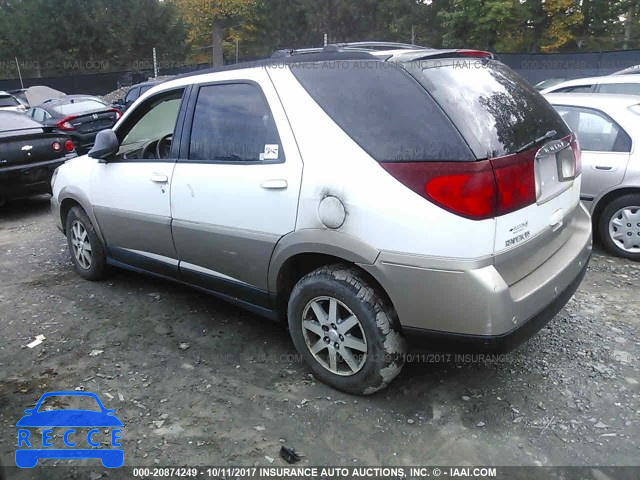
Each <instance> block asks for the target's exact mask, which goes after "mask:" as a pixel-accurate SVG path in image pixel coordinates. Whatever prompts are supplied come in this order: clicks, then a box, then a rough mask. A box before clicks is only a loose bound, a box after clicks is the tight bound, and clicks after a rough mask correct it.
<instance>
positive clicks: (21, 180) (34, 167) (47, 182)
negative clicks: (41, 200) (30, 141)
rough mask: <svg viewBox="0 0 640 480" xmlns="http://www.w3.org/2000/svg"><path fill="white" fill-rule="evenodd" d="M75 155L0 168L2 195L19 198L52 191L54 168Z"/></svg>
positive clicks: (0, 192)
mask: <svg viewBox="0 0 640 480" xmlns="http://www.w3.org/2000/svg"><path fill="white" fill-rule="evenodd" d="M75 156H76V154H75V153H74V154H73V155H67V156H65V157H63V158H58V159H56V160H49V161H45V162H38V163H35V164H31V165H18V166H11V167H5V168H0V196H2V197H5V198H19V197H26V196H29V195H39V194H42V193H50V191H51V176H52V175H53V172H54V170H55V169H56V168H58V167H59V166H60V165H62V164H63V163H64V162H66V161H67V160H69V159H71V158H73V157H75Z"/></svg>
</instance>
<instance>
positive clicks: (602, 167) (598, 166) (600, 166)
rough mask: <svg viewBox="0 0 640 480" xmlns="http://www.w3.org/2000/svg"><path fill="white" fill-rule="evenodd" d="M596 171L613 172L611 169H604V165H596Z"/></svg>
mask: <svg viewBox="0 0 640 480" xmlns="http://www.w3.org/2000/svg"><path fill="white" fill-rule="evenodd" d="M596 170H606V171H609V170H613V167H606V166H604V165H596Z"/></svg>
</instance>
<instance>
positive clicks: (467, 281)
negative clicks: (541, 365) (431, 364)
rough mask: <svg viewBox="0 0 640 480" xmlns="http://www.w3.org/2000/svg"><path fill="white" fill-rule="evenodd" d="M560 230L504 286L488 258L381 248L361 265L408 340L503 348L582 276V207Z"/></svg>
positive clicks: (545, 316)
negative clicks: (553, 246)
mask: <svg viewBox="0 0 640 480" xmlns="http://www.w3.org/2000/svg"><path fill="white" fill-rule="evenodd" d="M566 228H567V229H570V234H569V235H568V239H567V241H566V242H565V243H564V245H562V246H561V247H560V248H559V249H558V250H557V251H556V252H555V253H554V254H553V255H551V257H549V258H548V260H547V261H545V262H544V263H542V265H540V266H539V267H538V268H537V269H535V270H534V271H533V272H531V273H530V274H529V275H527V276H526V277H524V278H522V279H521V280H519V281H517V282H515V283H513V284H512V285H509V284H508V283H507V282H506V281H505V279H504V278H503V277H502V275H501V274H500V273H499V272H498V270H497V269H496V267H495V266H494V263H495V260H494V259H493V258H488V259H482V260H477V261H470V262H460V261H454V260H447V259H433V258H427V257H416V256H408V255H399V254H390V253H381V254H380V257H379V258H378V260H377V261H376V263H375V264H374V265H372V266H366V265H362V267H363V268H364V269H366V270H368V271H369V272H370V273H371V274H372V275H373V276H374V277H375V278H377V279H378V280H379V281H380V283H381V284H382V286H383V288H384V289H385V291H386V292H387V294H388V295H389V297H390V299H391V301H392V302H393V304H394V307H395V308H396V311H397V313H398V317H399V319H400V323H401V324H402V328H403V331H404V332H405V334H406V335H407V337H408V338H409V339H411V337H412V336H413V337H415V338H419V339H422V340H423V342H424V343H429V340H433V341H434V342H431V343H432V345H430V346H432V347H433V346H434V345H435V346H437V348H438V349H443V348H446V349H447V350H449V349H455V348H451V347H452V346H453V345H454V344H457V345H458V346H461V345H464V344H466V345H467V346H474V347H480V349H485V350H503V351H504V350H506V349H512V348H514V347H515V346H517V344H518V343H520V342H522V341H524V340H526V338H528V337H530V336H531V335H533V334H535V333H536V332H537V331H538V330H540V328H542V327H543V326H544V325H545V324H546V323H547V322H548V321H549V320H551V319H552V318H553V316H554V315H555V314H556V313H558V312H559V311H560V310H561V309H562V307H563V306H564V305H565V304H566V303H567V302H568V301H569V299H570V298H571V296H572V295H573V293H574V292H575V290H576V289H577V288H578V286H579V284H580V282H581V281H582V278H583V277H584V274H585V272H586V268H587V265H588V262H589V258H590V256H591V250H592V236H591V233H592V232H591V219H590V217H589V214H588V213H587V211H586V210H585V209H584V208H583V207H582V206H578V207H577V210H576V212H575V214H574V215H573V219H572V221H571V223H570V224H569V225H567V227H566ZM445 341H446V342H447V343H448V344H449V345H447V346H445V345H444V343H445ZM473 349H474V350H477V348H473Z"/></svg>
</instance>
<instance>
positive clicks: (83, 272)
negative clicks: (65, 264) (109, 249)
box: [66, 207, 108, 281]
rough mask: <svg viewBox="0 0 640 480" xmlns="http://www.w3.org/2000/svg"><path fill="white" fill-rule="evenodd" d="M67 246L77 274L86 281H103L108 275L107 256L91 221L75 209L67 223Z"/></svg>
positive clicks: (68, 216) (71, 211)
mask: <svg viewBox="0 0 640 480" xmlns="http://www.w3.org/2000/svg"><path fill="white" fill-rule="evenodd" d="M66 232H67V244H68V245H69V251H70V252H71V259H72V260H73V265H74V266H75V269H76V272H78V275H80V276H81V277H82V278H84V279H86V280H92V281H96V280H102V279H104V278H105V277H106V276H107V274H108V265H107V255H106V253H105V249H104V246H103V245H102V242H101V241H100V238H99V237H98V235H97V234H96V231H95V228H94V227H93V224H92V223H91V220H90V219H89V217H88V216H87V214H86V213H85V211H84V210H83V209H82V208H80V207H73V208H72V209H71V210H70V211H69V215H67V221H66Z"/></svg>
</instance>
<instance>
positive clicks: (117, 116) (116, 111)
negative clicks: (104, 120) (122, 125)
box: [111, 108, 122, 122]
mask: <svg viewBox="0 0 640 480" xmlns="http://www.w3.org/2000/svg"><path fill="white" fill-rule="evenodd" d="M111 111H112V112H113V113H115V114H116V122H117V121H118V120H120V117H122V112H121V111H120V110H118V109H117V108H114V109H113V110H111Z"/></svg>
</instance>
